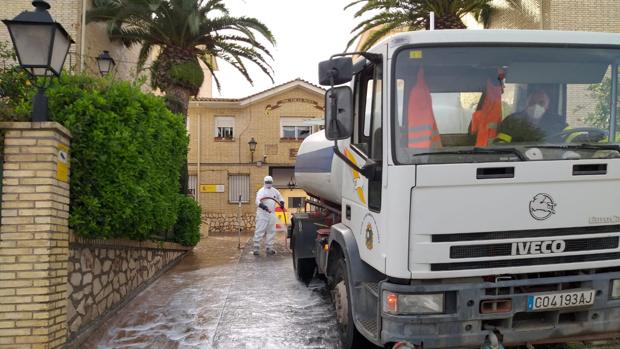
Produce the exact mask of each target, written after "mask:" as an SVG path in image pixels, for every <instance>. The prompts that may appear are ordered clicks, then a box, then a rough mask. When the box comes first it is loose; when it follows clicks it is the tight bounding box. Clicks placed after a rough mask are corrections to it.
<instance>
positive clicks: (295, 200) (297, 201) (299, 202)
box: [288, 197, 305, 209]
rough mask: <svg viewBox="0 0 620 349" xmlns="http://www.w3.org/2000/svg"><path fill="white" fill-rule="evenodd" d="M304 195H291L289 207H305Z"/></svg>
mask: <svg viewBox="0 0 620 349" xmlns="http://www.w3.org/2000/svg"><path fill="white" fill-rule="evenodd" d="M304 199H305V198H304V197H290V198H288V208H289V209H290V208H303V204H304Z"/></svg>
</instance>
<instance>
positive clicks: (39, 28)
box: [2, 0, 73, 121]
mask: <svg viewBox="0 0 620 349" xmlns="http://www.w3.org/2000/svg"><path fill="white" fill-rule="evenodd" d="M32 5H33V6H34V7H35V10H34V11H24V12H22V13H20V14H19V15H17V17H15V18H14V19H12V20H3V21H2V22H3V23H4V24H5V25H6V26H7V28H8V30H9V33H10V35H11V41H13V47H14V48H15V53H16V54H17V59H18V61H19V65H20V66H21V67H22V68H23V69H24V70H26V71H27V72H28V73H29V74H30V75H31V76H33V77H35V78H36V77H46V78H47V77H54V76H59V75H60V72H61V71H62V67H63V66H64V64H65V60H66V58H67V54H68V53H69V47H71V44H72V43H73V40H72V39H71V37H70V36H69V34H68V33H67V31H66V30H65V29H64V28H63V27H62V25H60V23H57V22H55V21H54V20H53V19H52V16H51V15H50V14H49V12H47V10H49V8H50V5H49V4H48V3H47V2H45V1H44V0H34V1H33V2H32ZM38 87H39V92H38V93H37V95H36V96H35V99H34V102H33V105H32V121H47V97H45V94H44V89H45V83H43V84H42V85H39V86H38Z"/></svg>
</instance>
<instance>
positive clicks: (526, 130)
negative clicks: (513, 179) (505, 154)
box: [495, 89, 568, 143]
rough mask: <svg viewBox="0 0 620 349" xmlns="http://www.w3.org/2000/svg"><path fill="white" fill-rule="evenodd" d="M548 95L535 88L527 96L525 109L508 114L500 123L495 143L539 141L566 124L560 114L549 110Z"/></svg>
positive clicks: (559, 130)
mask: <svg viewBox="0 0 620 349" xmlns="http://www.w3.org/2000/svg"><path fill="white" fill-rule="evenodd" d="M549 102H550V99H549V95H547V93H546V92H545V90H543V89H535V90H533V91H532V92H531V93H530V94H529V95H528V96H527V103H526V106H525V109H523V110H521V111H519V112H516V113H513V114H510V115H508V116H507V117H506V118H505V119H504V121H503V122H502V123H501V125H500V127H499V129H498V133H497V137H496V138H495V142H496V143H519V142H539V141H544V140H545V139H547V138H548V137H550V136H554V135H557V134H559V133H560V132H562V131H563V130H564V129H566V127H567V126H568V125H567V124H566V121H565V120H564V118H563V117H561V116H560V115H557V114H555V113H553V112H551V111H550V110H549Z"/></svg>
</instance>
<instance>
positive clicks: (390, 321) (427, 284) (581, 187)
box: [291, 30, 620, 348]
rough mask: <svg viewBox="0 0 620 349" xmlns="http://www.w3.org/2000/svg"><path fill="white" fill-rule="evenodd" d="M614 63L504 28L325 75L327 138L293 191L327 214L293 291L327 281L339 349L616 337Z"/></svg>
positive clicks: (298, 228) (596, 42)
mask: <svg viewBox="0 0 620 349" xmlns="http://www.w3.org/2000/svg"><path fill="white" fill-rule="evenodd" d="M619 63H620V35H617V34H606V33H580V32H553V31H510V30H484V31H465V30H441V31H424V32H412V33H402V34H398V35H395V36H392V37H390V38H388V39H387V40H386V41H384V42H382V43H381V44H379V45H378V46H376V47H374V48H373V49H371V50H370V51H369V52H363V53H358V54H357V57H356V58H355V59H353V58H350V57H348V56H346V55H337V56H335V57H333V58H332V59H330V60H329V61H326V62H323V63H321V65H320V69H319V71H320V80H321V82H322V83H324V84H326V85H330V87H331V89H330V90H329V91H328V92H327V93H326V104H325V105H326V125H325V134H324V135H320V136H316V137H314V138H311V139H309V140H307V142H308V143H309V145H310V143H312V146H311V147H310V146H309V145H308V146H305V145H304V144H302V148H301V149H300V152H299V155H298V170H296V177H297V181H298V183H299V184H301V185H302V186H303V187H304V189H306V191H307V192H309V193H310V194H311V195H313V196H314V197H315V199H316V200H315V202H314V205H316V206H317V207H319V210H318V211H319V212H323V214H322V215H321V214H317V213H316V212H315V213H313V214H302V215H299V216H298V217H297V218H296V223H295V224H294V225H293V229H292V242H291V243H292V248H293V251H294V258H295V265H296V270H297V271H298V275H299V276H300V277H307V276H308V274H309V273H310V272H309V270H312V273H313V274H314V273H319V274H324V275H325V276H326V278H327V280H328V284H329V285H330V288H331V289H332V294H333V295H334V302H335V303H336V309H337V313H338V314H337V315H338V322H339V324H340V326H341V333H342V337H343V344H344V346H345V347H356V345H358V343H359V342H360V341H369V342H371V343H374V344H375V345H379V346H385V347H390V346H392V345H394V344H397V343H408V345H412V346H417V347H422V346H423V347H426V348H450V347H480V346H481V345H484V343H492V344H493V343H501V342H503V343H505V344H506V345H524V344H532V345H533V344H536V343H549V342H551V343H554V342H566V341H573V340H579V339H587V338H599V337H609V336H614V333H615V334H617V333H618V331H620V260H619V259H620V245H619V243H620V196H619V195H618V193H617V192H618V190H619V189H620V146H619V143H618V141H620V134H619V131H620V130H619V129H618V125H620V122H618V115H617V114H618V76H619V74H618V64H619ZM339 85H340V86H339ZM319 137H323V138H321V139H318V138H319ZM304 143H306V142H304ZM304 148H307V149H310V148H311V151H307V152H306V151H304ZM318 152H322V153H321V154H322V156H323V160H324V163H328V164H329V165H330V166H326V167H325V166H324V167H322V168H321V169H319V167H315V168H313V166H312V165H309V164H313V163H315V162H313V161H314V160H316V159H317V158H318V157H320V156H319V155H318ZM325 159H328V160H325ZM326 170H327V171H328V172H329V177H330V178H332V177H338V180H333V181H331V182H330V181H329V179H326V180H317V178H319V177H317V176H319V174H320V173H321V171H323V172H325V171H326ZM325 178H327V177H325ZM332 182H333V183H332ZM305 184H307V185H305ZM332 184H333V185H334V186H333V187H330V185H332ZM304 222H305V223H306V224H304ZM304 227H305V228H304ZM326 227H329V228H328V229H326ZM303 271H305V273H304V272H303Z"/></svg>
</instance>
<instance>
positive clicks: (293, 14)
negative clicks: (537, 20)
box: [213, 0, 356, 98]
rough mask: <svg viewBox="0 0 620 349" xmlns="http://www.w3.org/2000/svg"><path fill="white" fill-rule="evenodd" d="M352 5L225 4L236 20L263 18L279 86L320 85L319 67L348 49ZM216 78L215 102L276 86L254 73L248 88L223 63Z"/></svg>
mask: <svg viewBox="0 0 620 349" xmlns="http://www.w3.org/2000/svg"><path fill="white" fill-rule="evenodd" d="M348 3H349V0H311V1H301V0H227V1H226V4H227V5H228V7H229V8H230V11H231V15H233V16H252V17H256V18H258V19H260V20H261V21H262V22H263V23H265V24H266V25H267V26H268V27H269V28H270V29H271V31H272V32H273V33H274V35H275V37H276V40H277V41H278V43H277V46H276V48H275V49H274V50H273V54H274V62H273V67H274V69H275V77H274V79H275V82H276V84H280V83H284V82H287V81H290V80H293V79H295V78H302V79H305V80H308V81H310V82H313V83H316V82H317V80H318V78H317V64H318V62H319V61H321V60H325V59H329V56H330V55H332V54H334V53H339V52H342V51H343V50H344V48H345V47H346V43H347V42H348V40H349V38H350V34H349V32H350V30H351V29H352V28H353V26H354V24H355V22H356V21H354V20H353V13H354V11H353V10H351V9H349V10H347V11H346V12H345V11H343V8H344V7H345V6H346V4H348ZM219 68H220V71H219V72H218V73H217V75H218V78H219V79H220V82H221V84H222V90H221V92H218V91H217V89H216V88H215V86H214V88H213V96H214V97H228V98H236V97H245V96H248V95H251V94H253V93H256V92H260V91H262V90H264V89H267V88H269V87H271V86H273V84H272V83H271V80H269V78H267V77H266V76H265V75H264V74H263V73H262V72H260V71H259V70H257V69H252V70H251V72H252V73H253V74H252V76H253V78H254V80H255V82H254V86H252V85H250V84H249V83H248V82H247V81H246V80H245V79H244V78H243V77H242V76H241V74H239V73H238V72H236V71H235V69H234V68H232V67H231V66H229V65H228V64H226V63H222V62H220V64H219Z"/></svg>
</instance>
